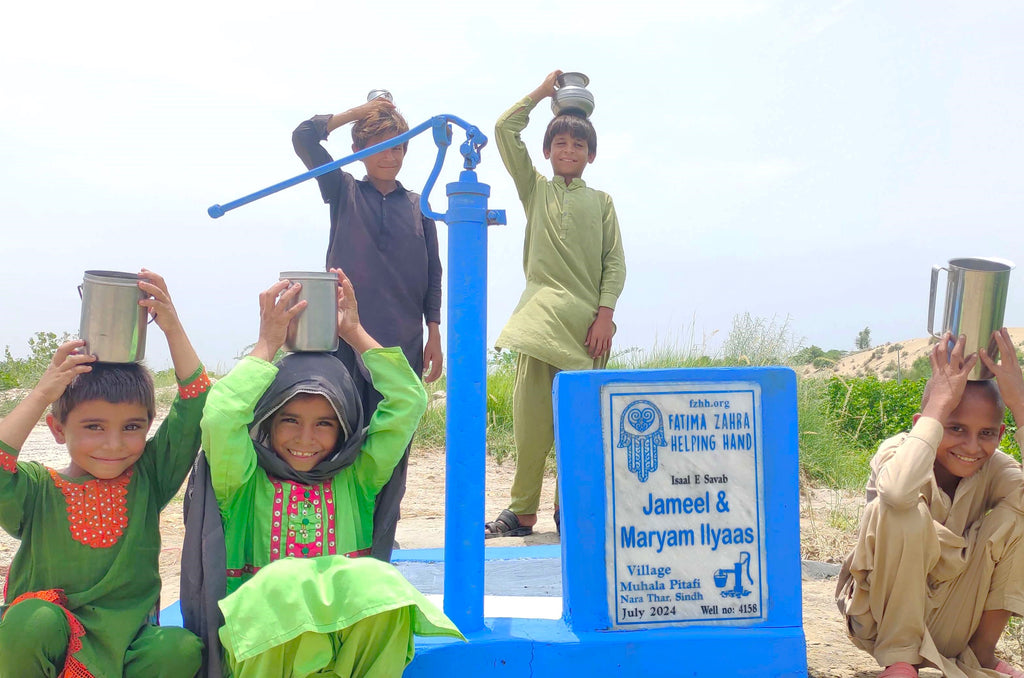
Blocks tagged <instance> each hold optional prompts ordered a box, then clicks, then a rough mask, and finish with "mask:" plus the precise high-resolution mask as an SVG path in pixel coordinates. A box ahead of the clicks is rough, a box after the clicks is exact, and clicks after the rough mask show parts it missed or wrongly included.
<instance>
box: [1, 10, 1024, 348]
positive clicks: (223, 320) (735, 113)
mask: <svg viewBox="0 0 1024 678" xmlns="http://www.w3.org/2000/svg"><path fill="white" fill-rule="evenodd" d="M284 5H285V3H279V2H274V3H268V2H260V1H258V0H257V1H255V2H254V1H252V0H247V1H246V2H234V1H232V2H213V3H210V2H196V1H193V0H185V1H184V2H178V3H172V4H166V3H165V4H162V5H153V4H152V3H148V4H147V3H137V2H132V3H129V2H120V1H119V0H118V1H115V2H109V3H101V4H100V5H96V4H95V3H94V4H91V5H90V4H83V3H72V2H67V1H65V0H57V2H51V3H27V2H25V3H18V4H17V6H14V7H8V8H7V9H6V10H5V19H4V22H3V24H2V26H0V73H2V78H3V87H2V90H0V91H2V92H3V94H2V96H3V103H2V105H0V149H2V155H3V161H2V164H0V226H2V233H3V238H2V240H0V242H2V245H0V248H2V249H0V252H2V254H3V258H4V263H5V268H4V272H3V278H2V280H3V283H2V287H3V290H2V291H3V295H2V297H0V299H2V301H0V311H2V317H3V319H4V322H3V324H2V326H0V347H2V346H3V345H5V344H6V345H10V347H11V349H12V352H14V353H15V355H23V354H24V353H25V352H26V351H27V344H26V339H27V338H28V337H29V336H31V335H32V334H33V333H34V332H35V331H37V330H52V331H56V332H61V331H65V330H67V331H76V330H77V326H78V313H79V300H78V295H77V293H76V291H75V286H76V285H77V284H78V283H79V282H81V278H82V272H83V271H84V270H86V269H115V270H137V269H138V268H139V267H141V266H147V267H149V268H152V269H154V270H157V271H159V272H161V273H163V274H164V275H165V276H166V277H167V279H168V281H169V284H170V286H171V292H172V294H173V296H174V298H175V301H176V303H177V305H178V308H179V312H180V314H181V316H182V318H183V320H184V321H185V323H186V327H187V328H188V330H189V332H190V334H191V336H192V337H193V340H194V342H195V344H196V346H197V348H198V349H199V351H200V354H201V355H202V357H203V358H204V359H205V360H206V362H207V363H208V364H210V365H211V366H213V367H217V366H220V367H221V368H226V367H228V366H230V364H231V362H232V358H233V356H235V355H236V354H237V353H238V351H239V350H240V349H241V348H242V347H243V346H245V345H246V344H248V343H250V342H252V341H254V340H255V337H256V330H257V327H258V322H257V315H256V295H257V294H258V292H259V291H260V290H262V289H264V288H265V287H266V286H267V285H269V284H270V283H271V282H272V281H273V280H276V278H277V274H278V272H279V271H282V270H296V269H299V270H302V269H308V270H316V269H319V268H321V267H322V266H323V259H324V250H325V248H326V245H327V235H328V213H327V207H326V206H325V205H323V204H322V202H321V201H320V198H319V193H318V191H317V188H316V185H315V183H314V182H309V183H306V184H302V185H299V186H297V187H294V188H291V189H288V190H287V191H284V192H282V193H279V194H276V195H274V196H271V197H268V198H264V199H262V200H260V201H258V202H255V203H253V204H251V205H249V206H246V207H242V208H240V209H238V210H236V211H234V212H230V213H229V214H228V215H226V216H225V217H223V218H221V219H218V220H212V219H210V218H209V217H207V216H206V208H207V207H208V206H209V205H211V204H213V203H224V202H228V201H229V200H232V199H235V198H237V197H240V196H242V195H245V194H247V193H250V192H253V191H255V190H257V189H260V188H263V187H264V186H267V185H270V184H273V183H276V182H278V181H280V180H283V179H286V178H288V177H291V176H293V175H295V174H298V173H300V172H301V171H303V169H304V168H303V167H302V165H301V163H300V162H299V160H298V159H297V158H296V157H295V156H294V154H293V152H292V149H291V141H290V136H291V131H292V129H293V128H294V127H295V126H296V125H297V124H298V123H299V122H300V121H302V120H304V119H306V118H308V117H309V116H311V115H313V114H314V113H334V112H337V111H339V110H343V109H345V108H348V107H350V106H352V105H355V104H357V103H359V102H361V101H362V100H364V97H365V94H366V92H367V91H368V90H370V89H373V88H377V87H384V88H387V89H390V90H391V91H392V92H393V93H394V95H395V99H396V103H397V104H398V106H399V108H400V109H401V110H402V111H403V112H404V113H405V115H406V117H407V118H408V120H409V122H410V124H413V125H415V124H417V123H419V122H421V121H423V120H426V119H427V118H429V117H431V116H433V115H436V114H438V113H453V114H455V115H458V116H460V117H462V118H464V119H466V120H468V121H470V122H471V123H474V124H476V125H478V126H479V127H481V129H483V130H484V131H485V132H486V133H487V134H488V135H491V134H492V133H493V124H494V120H495V119H496V118H497V116H498V115H499V114H500V113H501V112H502V111H503V110H504V109H506V108H507V107H508V106H510V105H511V104H512V103H513V102H515V101H516V100H517V99H518V98H519V97H520V96H522V95H523V94H526V93H527V92H529V91H530V90H532V89H533V87H534V86H535V85H536V84H537V83H538V82H540V80H541V79H542V78H543V77H544V76H545V75H546V74H547V73H548V72H550V71H551V70H554V69H556V68H561V69H563V70H579V71H583V72H584V73H586V74H588V75H589V76H590V78H591V87H590V89H591V91H592V92H593V94H594V97H595V99H596V110H595V112H594V115H593V121H594V124H595V126H596V127H597V130H598V139H599V144H598V155H597V161H596V162H595V163H594V164H593V165H592V166H590V167H589V168H588V169H587V171H586V173H585V175H584V179H585V180H586V181H587V182H588V184H590V185H591V186H593V187H595V188H600V189H603V190H606V191H607V192H609V193H610V194H611V195H612V197H613V198H614V200H615V204H616V208H617V210H618V214H619V219H620V223H621V227H622V232H623V239H624V244H625V250H626V259H627V266H628V277H627V281H626V289H625V292H624V293H623V295H622V297H621V298H620V301H619V306H618V309H617V310H616V314H615V319H616V322H617V324H618V327H619V333H618V335H617V338H616V344H617V346H618V347H620V348H621V347H625V346H631V345H637V346H651V345H652V344H654V343H655V342H656V341H657V342H662V343H664V342H675V343H678V344H681V345H685V344H687V343H688V342H689V341H690V340H691V339H690V338H691V336H692V337H693V338H694V339H693V340H694V341H695V342H696V343H698V344H699V343H700V342H701V341H702V340H703V337H708V338H709V339H708V341H709V348H711V349H713V348H714V347H715V346H717V344H719V343H720V341H721V339H722V338H724V335H725V334H727V332H728V330H729V328H730V326H731V323H732V318H733V316H734V315H736V314H738V313H743V312H749V313H751V314H753V315H755V316H767V317H771V316H778V317H779V318H780V319H781V318H784V317H785V316H787V315H789V316H791V318H792V321H791V324H792V328H793V330H794V331H795V333H796V334H797V335H798V336H800V337H804V338H805V341H806V343H807V344H811V343H814V344H817V345H819V346H822V347H824V348H844V349H848V348H852V347H853V341H854V338H855V336H856V334H857V332H858V331H860V330H861V329H862V328H863V327H864V326H865V325H868V326H870V327H871V330H872V338H873V340H874V341H875V342H876V343H880V342H882V341H886V340H900V339H907V338H910V337H916V336H922V335H924V334H925V323H926V320H925V315H926V306H927V294H928V277H929V272H930V268H931V266H932V264H935V263H941V262H944V261H946V260H947V259H950V258H953V257H961V256H1002V257H1006V258H1009V259H1011V260H1016V261H1018V262H1021V263H1024V255H1022V253H1021V246H1022V242H1024V235H1022V234H1021V229H1020V222H1021V215H1022V214H1024V210H1022V207H1024V197H1022V196H1024V192H1022V191H1021V178H1022V174H1024V172H1022V170H1021V161H1020V159H1021V158H1022V157H1024V131H1022V130H1024V128H1022V125H1021V123H1020V120H1021V111H1022V110H1024V75H1022V69H1021V67H1020V64H1022V63H1024V44H1022V43H1021V41H1020V35H1021V34H1022V33H1024V8H1022V7H1021V6H1020V5H1019V4H1018V3H1015V2H981V3H954V2H943V1H938V2H930V3H926V4H923V3H917V2H890V3H873V2H854V1H847V2H837V3H824V2H788V1H779V2H771V1H768V0H765V1H758V0H746V1H744V0H706V1H704V2H695V1H694V2H685V1H684V2H674V3H664V2H661V1H660V0H655V1H653V2H651V1H648V0H634V1H633V2H616V3H610V2H601V1H599V0H590V1H586V2H584V1H577V0H562V1H561V2H558V3H551V2H535V1H533V0H525V1H521V2H517V3H513V4H510V5H506V3H490V2H476V3H474V2H466V1H463V0H457V1H455V2H447V3H418V2H417V3H411V2H410V3H405V2H402V1H398V2H391V3H344V2H335V3H319V2H310V3H304V4H302V5H295V6H294V7H293V8H287V7H285V6H284ZM505 6H514V7H515V11H514V13H510V12H509V10H504V9H500V8H501V7H505ZM1014 64H1017V65H1016V66H1014ZM547 120H548V109H547V108H546V105H545V106H544V107H542V108H539V109H538V110H537V112H536V113H535V115H534V121H533V124H532V125H531V126H530V128H528V130H527V132H526V135H525V136H526V138H527V143H528V145H529V146H530V149H531V152H533V153H534V160H535V162H536V163H537V165H538V168H539V169H541V171H543V172H545V173H550V166H549V165H546V164H545V163H544V161H543V157H542V156H541V153H540V138H541V133H542V131H543V126H544V124H545V123H546V122H547ZM461 140H462V135H461V134H459V135H458V136H457V137H456V142H460V141H461ZM350 143H351V141H350V138H349V136H348V130H347V129H346V130H342V131H339V132H336V133H335V134H334V135H333V136H332V138H331V140H330V141H329V142H328V147H329V148H330V150H331V151H332V153H334V155H335V157H340V156H341V155H344V154H347V153H348V149H349V145H350ZM434 152H435V147H434V146H433V144H432V142H431V141H430V139H429V137H428V136H427V135H424V136H421V137H419V138H418V139H416V140H414V141H413V143H412V146H411V148H410V153H409V157H408V159H407V161H406V166H405V168H404V169H403V172H402V175H401V178H402V180H403V182H404V183H405V184H406V186H407V187H409V188H411V189H413V190H419V189H420V188H421V187H422V186H423V183H424V181H425V179H426V174H427V172H428V170H429V167H430V166H431V164H432V162H433V157H434ZM449 155H450V156H451V157H450V158H449V163H448V164H447V165H446V167H445V170H444V172H443V173H442V176H441V178H440V180H439V182H438V183H439V186H440V189H435V194H434V197H433V200H432V204H433V207H434V209H435V210H437V211H444V209H445V198H444V188H443V186H444V184H445V183H446V182H449V181H454V180H456V178H457V175H458V170H459V164H458V155H457V153H455V152H454V151H452V152H450V153H449ZM483 158H484V159H483V163H482V164H481V166H480V168H479V177H480V180H481V181H483V182H486V183H489V184H490V185H491V186H492V197H491V201H490V206H491V207H493V208H504V209H506V210H507V212H508V215H509V224H508V225H507V226H496V227H492V228H491V229H490V265H489V285H490V290H489V295H488V303H489V313H488V336H489V339H490V340H491V341H493V339H494V337H496V336H497V334H498V332H499V331H500V329H501V326H502V324H503V323H504V321H505V319H506V318H507V317H508V315H509V313H510V312H511V310H512V308H513V307H514V305H515V303H516V301H517V300H518V296H519V293H520V291H521V289H522V285H523V279H522V265H521V264H522V262H521V252H522V235H523V225H524V217H523V211H522V207H521V206H520V204H519V201H518V199H517V197H516V194H515V190H514V187H513V185H512V182H511V180H510V179H509V178H508V175H507V174H506V173H505V171H504V168H503V167H502V166H501V162H500V160H499V159H498V157H497V153H496V151H495V149H494V147H493V144H492V145H489V146H487V147H486V148H485V149H484V152H483ZM352 170H353V171H354V172H356V173H358V175H359V176H362V167H361V165H360V166H356V167H353V168H352ZM439 231H441V237H442V247H443V248H445V247H446V239H445V227H444V225H439ZM444 260H445V250H442V261H444ZM1022 304H1024V272H1021V271H1017V272H1015V273H1014V275H1013V277H1012V282H1011V289H1010V305H1009V308H1008V309H1007V315H1006V322H1007V324H1009V325H1013V326H1020V325H1022V324H1024V313H1022V310H1021V309H1022ZM715 333H717V334H715ZM148 353H149V356H150V362H151V364H152V365H153V366H154V367H158V368H159V367H163V366H165V365H166V364H167V358H166V348H165V346H164V345H163V342H162V339H161V338H160V337H159V336H158V335H154V336H151V338H150V342H149V351H148Z"/></svg>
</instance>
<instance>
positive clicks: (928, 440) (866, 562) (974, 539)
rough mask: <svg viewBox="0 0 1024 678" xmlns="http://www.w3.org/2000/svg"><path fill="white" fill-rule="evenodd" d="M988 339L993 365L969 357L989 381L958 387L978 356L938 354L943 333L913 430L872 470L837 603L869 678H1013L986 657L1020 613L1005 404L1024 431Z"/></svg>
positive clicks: (1021, 413)
mask: <svg viewBox="0 0 1024 678" xmlns="http://www.w3.org/2000/svg"><path fill="white" fill-rule="evenodd" d="M994 338H995V341H996V344H997V345H998V347H999V353H1000V355H1001V356H1003V359H1002V361H1001V362H1000V363H998V364H997V363H995V362H994V361H993V360H992V359H991V358H990V357H989V356H988V355H987V353H986V352H985V351H982V352H981V357H980V359H981V361H982V362H983V363H984V364H985V365H986V366H987V367H988V368H989V369H990V370H991V371H992V373H993V374H995V376H996V381H995V383H993V382H992V381H968V375H969V374H970V371H971V369H972V368H973V367H974V365H975V363H976V362H977V361H978V359H979V357H978V356H977V355H975V354H971V355H970V356H968V357H966V358H965V357H964V343H965V342H964V338H963V337H961V338H960V340H959V341H957V343H956V345H955V347H954V348H953V350H952V351H949V352H948V354H947V351H948V349H947V347H948V346H949V344H950V340H951V337H950V336H949V335H948V334H947V336H946V337H944V338H943V340H942V341H940V342H939V343H938V344H936V346H935V348H934V349H933V351H932V355H931V365H932V378H931V379H930V380H929V381H928V385H927V386H926V387H925V394H924V398H923V399H922V402H921V412H920V413H919V414H916V415H914V427H913V428H912V429H911V431H910V432H909V433H905V434H901V435H898V436H896V437H894V438H890V439H889V440H886V441H885V442H883V443H882V444H881V446H880V447H879V449H878V452H877V453H876V454H875V456H874V457H873V458H872V460H871V477H870V479H869V480H868V485H867V506H866V507H865V510H864V515H863V518H862V520H861V526H860V534H859V537H858V543H857V545H856V547H855V548H854V550H853V553H851V554H850V556H849V557H848V558H847V559H846V563H845V564H844V565H843V570H842V572H841V573H840V576H839V582H838V585H837V587H836V602H837V603H838V605H839V609H840V611H841V612H842V613H843V614H844V615H845V616H846V621H847V630H848V631H849V633H850V638H851V640H852V641H853V643H854V644H855V645H857V646H858V647H861V648H863V649H865V650H867V651H868V652H870V653H871V654H872V655H873V656H874V657H875V659H876V660H878V663H879V664H880V665H881V666H884V667H886V668H885V670H884V671H882V673H881V674H879V678H883V677H884V678H898V677H907V678H913V677H915V676H917V675H918V674H917V667H919V666H934V667H936V668H938V669H939V670H941V671H942V672H943V673H944V674H945V675H946V676H951V677H955V678H963V677H965V676H966V677H969V678H981V677H982V676H987V677H990V678H997V677H999V676H1006V675H1009V676H1014V677H1019V678H1024V672H1022V671H1020V670H1019V669H1017V668H1015V667H1013V666H1011V665H1009V664H1007V663H1006V662H1004V661H1000V660H998V659H997V658H996V656H995V647H996V642H997V641H998V640H999V637H1000V635H1001V634H1002V632H1003V629H1004V628H1005V626H1006V623H1007V621H1008V620H1009V618H1010V616H1011V615H1012V614H1016V615H1021V614H1024V545H1022V544H1021V542H1022V537H1024V506H1022V492H1024V488H1022V484H1024V474H1022V472H1021V466H1020V464H1019V463H1017V462H1016V461H1014V460H1013V459H1012V458H1011V457H1009V456H1007V455H1005V454H1003V453H1002V452H1000V451H999V450H998V449H997V446H998V444H999V441H1000V439H1001V438H1002V434H1003V431H1004V429H1005V427H1004V426H1003V414H1004V411H1005V406H1008V407H1009V408H1010V411H1011V412H1012V413H1013V415H1014V418H1015V420H1016V421H1020V422H1024V378H1022V376H1021V369H1020V366H1019V365H1018V364H1017V361H1016V360H1015V356H1016V352H1015V350H1014V346H1013V344H1012V342H1011V341H1010V336H1009V333H1008V332H1007V331H1006V330H1005V329H1003V330H1001V331H1000V332H996V333H994ZM1004 403H1005V406H1004ZM1017 440H1018V442H1024V430H1020V431H1018V433H1017Z"/></svg>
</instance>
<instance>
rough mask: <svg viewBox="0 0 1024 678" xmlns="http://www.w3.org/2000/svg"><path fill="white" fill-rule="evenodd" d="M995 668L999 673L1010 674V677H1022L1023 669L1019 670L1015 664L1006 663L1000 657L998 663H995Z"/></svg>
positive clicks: (1023, 676) (1023, 674) (1023, 677)
mask: <svg viewBox="0 0 1024 678" xmlns="http://www.w3.org/2000/svg"><path fill="white" fill-rule="evenodd" d="M995 670H996V671H998V672H999V673H1005V674H1006V675H1008V676H1010V678H1024V671H1021V670H1020V669H1018V668H1017V667H1016V666H1013V665H1011V664H1007V663H1006V662H1004V661H1003V660H1002V659H1000V660H999V663H998V664H996V668H995Z"/></svg>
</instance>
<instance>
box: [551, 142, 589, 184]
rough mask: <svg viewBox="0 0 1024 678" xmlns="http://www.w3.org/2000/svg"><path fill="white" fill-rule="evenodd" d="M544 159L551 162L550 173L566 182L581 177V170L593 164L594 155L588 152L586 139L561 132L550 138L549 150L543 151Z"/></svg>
mask: <svg viewBox="0 0 1024 678" xmlns="http://www.w3.org/2000/svg"><path fill="white" fill-rule="evenodd" d="M544 157H545V158H546V159H548V160H550V161H551V171H552V172H553V173H554V174H555V175H556V176H559V177H562V178H563V179H565V180H566V182H567V183H568V182H570V181H572V180H573V179H577V178H579V177H582V176H583V170H584V169H585V168H586V166H587V165H588V164H589V163H592V162H594V158H595V157H596V155H595V154H594V153H591V152H590V147H589V145H588V144H587V140H586V139H581V138H577V137H574V136H572V135H571V134H570V133H569V132H561V133H560V134H556V135H554V136H553V137H552V138H551V148H549V149H547V150H545V151H544Z"/></svg>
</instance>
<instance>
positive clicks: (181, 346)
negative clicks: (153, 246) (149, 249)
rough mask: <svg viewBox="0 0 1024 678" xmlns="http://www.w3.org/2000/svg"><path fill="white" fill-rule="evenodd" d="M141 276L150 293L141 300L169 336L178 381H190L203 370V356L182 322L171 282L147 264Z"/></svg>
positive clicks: (145, 289) (172, 360)
mask: <svg viewBox="0 0 1024 678" xmlns="http://www.w3.org/2000/svg"><path fill="white" fill-rule="evenodd" d="M139 278H140V279H139V288H140V289H141V290H142V291H143V292H145V293H146V294H149V295H150V296H149V297H148V298H146V299H142V300H141V301H139V305H140V306H145V307H146V308H147V309H148V310H149V313H150V315H151V316H153V320H154V321H155V322H156V324H157V326H158V327H159V328H160V330H161V331H163V333H164V336H165V337H166V338H167V348H168V349H169V350H170V352H171V362H172V363H174V374H175V376H176V377H178V381H182V382H183V381H186V380H188V379H189V378H191V377H192V376H194V375H195V373H196V372H197V371H198V370H199V365H200V362H199V356H198V355H197V354H196V351H195V349H194V348H192V342H191V341H189V338H188V335H187V334H185V328H183V327H182V326H181V320H179V319H178V312H177V311H176V310H175V308H174V303H173V302H172V301H171V295H170V293H169V292H168V291H167V283H166V282H165V281H164V279H163V276H161V275H159V274H158V273H154V272H153V271H150V270H147V269H145V268H144V269H142V270H141V271H140V272H139Z"/></svg>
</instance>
